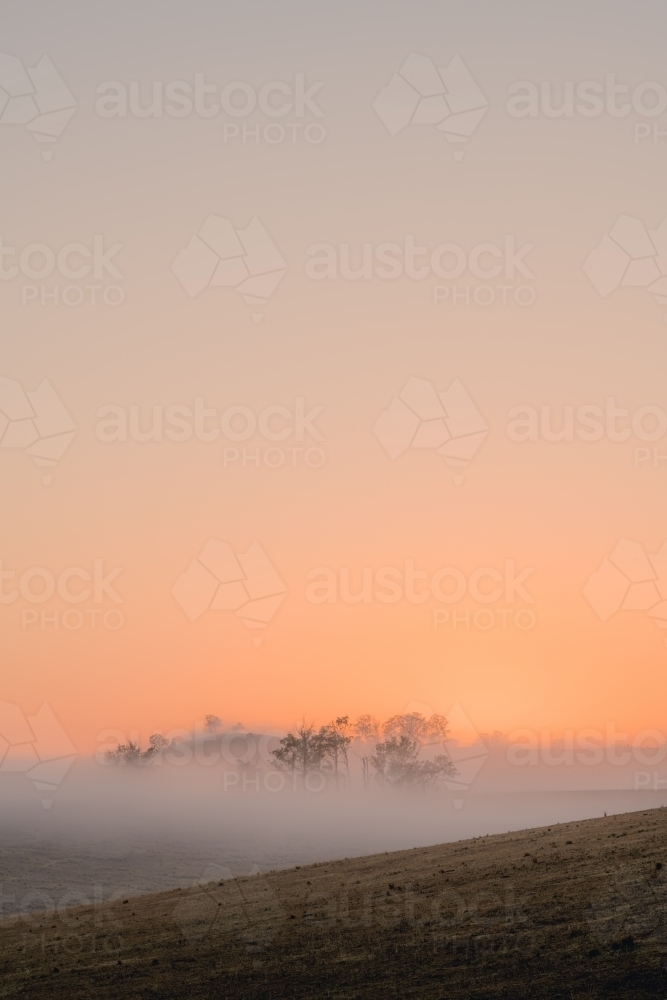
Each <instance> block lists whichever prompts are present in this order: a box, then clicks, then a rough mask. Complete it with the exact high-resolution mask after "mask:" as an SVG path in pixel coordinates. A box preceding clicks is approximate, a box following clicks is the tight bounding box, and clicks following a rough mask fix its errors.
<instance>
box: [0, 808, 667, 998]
mask: <svg viewBox="0 0 667 1000" xmlns="http://www.w3.org/2000/svg"><path fill="white" fill-rule="evenodd" d="M406 808H409V799H406ZM217 874H218V875H219V874H220V873H217V872H216V870H215V868H214V867H212V868H211V869H210V870H209V872H208V873H207V876H208V878H210V879H212V881H207V882H206V883H205V884H202V885H199V886H196V887H193V888H191V889H189V890H175V891H173V892H166V893H159V894H155V895H149V896H139V897H135V898H130V899H128V900H126V901H123V900H119V901H118V902H116V903H113V904H107V905H100V906H98V907H85V908H79V909H72V910H67V911H64V912H63V913H61V914H47V915H45V914H40V915H33V916H32V917H31V918H24V919H21V920H12V921H4V922H3V923H2V924H1V925H0V927H1V931H0V996H2V997H11V998H19V997H26V998H30V1000H41V998H47V997H48V998H53V997H63V998H67V1000H75V998H77V1000H93V998H97V997H104V998H123V1000H139V998H144V997H160V998H172V997H173V998H178V1000H184V998H188V1000H196V998H202V1000H204V998H206V1000H209V998H210V1000H212V998H216V1000H218V998H226V1000H233V998H239V1000H241V998H243V1000H250V998H253V1000H255V998H256V1000H279V998H280V1000H283V998H290V1000H292V998H293V1000H300V998H304V1000H306V998H307V1000H315V998H317V1000H324V998H341V1000H342V998H345V1000H353V998H364V1000H366V998H376V997H377V998H382V1000H390V998H395V1000H408V998H415V1000H431V998H438V1000H455V998H466V1000H468V998H482V997H484V998H487V997H488V998H491V997H494V998H500V997H503V998H507V1000H518V998H526V1000H536V998H542V997H545V998H546V997H548V998H549V1000H554V998H563V1000H573V998H574V1000H578V998H580V1000H592V998H603V997H612V996H613V997H614V998H627V1000H630V998H632V1000H637V998H640V997H660V998H664V997H665V996H667V810H665V809H657V810H652V811H649V812H643V813H628V814H626V815H623V816H617V817H609V818H604V819H598V820H589V821H586V822H580V823H570V824H562V825H559V826H552V827H548V828H542V829H537V830H527V831H524V832H522V833H513V834H507V835H501V836H493V837H484V838H477V839H475V840H469V841H461V842H459V843H454V844H446V845H444V846H439V847H429V848H425V849H422V848H420V849H416V850H412V851H401V852H398V853H394V854H381V855H374V856H372V857H363V858H354V859H350V860H344V861H336V862H331V863H327V864H318V865H310V866H308V867H302V868H296V869H290V870H288V871H280V872H270V873H268V874H258V875H256V876H250V877H245V878H239V879H233V880H231V879H221V878H219V877H216V875H217Z"/></svg>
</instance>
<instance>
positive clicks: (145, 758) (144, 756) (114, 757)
mask: <svg viewBox="0 0 667 1000" xmlns="http://www.w3.org/2000/svg"><path fill="white" fill-rule="evenodd" d="M171 743H173V740H172V741H171ZM171 743H170V742H169V740H167V739H165V737H164V736H163V735H162V734H161V733H153V735H152V736H149V737H148V747H147V748H146V750H142V749H141V747H140V745H139V744H138V743H133V742H132V740H128V742H127V743H119V744H118V746H117V747H116V749H115V750H107V752H106V753H105V755H104V756H105V757H106V759H107V760H108V761H110V762H111V763H113V764H132V765H134V766H135V767H136V766H137V765H141V764H148V763H150V761H151V760H152V759H153V758H154V757H156V756H157V755H158V754H160V753H162V751H163V750H166V749H167V747H170V746H171Z"/></svg>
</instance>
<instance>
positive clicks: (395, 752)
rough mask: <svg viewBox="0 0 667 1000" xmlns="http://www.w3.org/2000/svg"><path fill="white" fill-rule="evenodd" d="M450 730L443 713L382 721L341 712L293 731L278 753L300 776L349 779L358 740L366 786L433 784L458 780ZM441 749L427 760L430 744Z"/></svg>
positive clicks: (283, 764) (286, 766) (279, 760)
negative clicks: (449, 747) (448, 747)
mask: <svg viewBox="0 0 667 1000" xmlns="http://www.w3.org/2000/svg"><path fill="white" fill-rule="evenodd" d="M448 734H449V728H448V724H447V720H446V719H445V718H444V716H442V715H437V714H434V715H431V716H430V718H428V719H427V718H426V717H425V716H424V715H422V714H421V713H419V712H408V713H406V714H404V715H393V716H392V717H391V718H390V719H387V721H386V722H384V723H381V722H379V721H378V720H377V719H375V718H374V717H373V716H371V715H362V716H360V717H359V718H358V719H357V721H356V722H355V723H353V724H350V721H349V717H348V716H346V715H345V716H339V717H338V718H336V719H335V720H334V721H333V722H330V723H329V724H328V725H326V726H321V727H320V728H319V729H316V728H315V726H313V725H312V724H310V725H307V724H306V723H305V722H302V723H301V725H300V726H298V727H297V728H296V729H295V731H294V732H289V733H288V734H287V736H285V737H284V738H283V739H282V740H281V741H280V746H279V747H278V749H277V750H274V751H272V753H273V757H274V758H275V764H276V767H278V768H279V769H280V770H283V771H289V772H291V773H292V774H293V775H296V774H298V775H300V776H301V777H302V778H303V779H304V780H305V779H306V777H307V775H308V774H309V773H310V772H312V771H319V772H320V773H323V774H325V775H327V776H329V777H330V779H331V781H332V783H333V784H335V785H336V786H338V785H339V783H340V782H341V780H343V781H344V782H349V779H350V766H349V757H348V748H349V746H350V744H351V743H352V742H353V739H355V738H356V739H357V740H358V741H359V743H360V744H361V749H362V751H363V752H362V753H357V754H356V756H357V757H359V759H360V760H361V769H362V780H363V784H364V788H368V787H369V785H370V783H371V781H372V780H375V781H376V783H377V784H379V785H382V786H387V785H391V786H396V787H399V788H408V787H410V788H427V787H432V786H434V785H435V783H436V782H437V780H438V779H439V778H453V777H455V776H456V773H457V771H456V768H455V767H454V764H453V762H452V760H451V758H450V757H449V755H448V754H447V751H446V749H445V746H444V743H445V740H446V739H447V737H448ZM369 744H370V746H369ZM433 746H435V747H438V746H439V747H441V748H442V751H443V752H442V753H440V754H436V755H435V756H434V757H433V758H431V759H424V758H423V757H422V752H423V750H424V749H425V748H427V747H433Z"/></svg>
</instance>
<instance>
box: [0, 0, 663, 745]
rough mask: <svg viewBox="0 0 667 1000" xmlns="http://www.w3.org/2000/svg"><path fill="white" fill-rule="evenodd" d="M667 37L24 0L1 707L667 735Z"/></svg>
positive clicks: (441, 18)
mask: <svg viewBox="0 0 667 1000" xmlns="http://www.w3.org/2000/svg"><path fill="white" fill-rule="evenodd" d="M666 16H667V15H666V12H665V7H664V5H661V4H658V3H649V2H638V3H632V4H630V3H609V2H595V3H587V4H585V5H583V6H582V5H581V4H575V3H561V4H558V5H551V6H548V5H544V4H535V3H530V2H527V0H526V2H504V3H502V4H499V3H497V2H486V3H481V2H470V0H468V2H458V3H435V2H417V3H414V2H410V3H407V2H405V3H396V2H389V3H387V2H385V3H368V4H363V5H359V4H352V3H336V4H324V3H319V2H316V3H313V2H308V3H305V2H300V3H295V2H290V3H283V4H279V5H275V4H268V3H255V2H244V3H212V2H208V3H204V2H197V0H194V2H189V3H187V4H186V3H183V2H178V3H177V2H167V3H160V4H157V3H149V2H140V3H136V2H133V3H130V2H125V0H123V2H119V3H115V4H113V5H110V6H105V5H91V4H89V3H83V2H77V3H74V2H63V3H59V4H57V5H53V4H49V3H44V2H41V3H35V2H29V0H27V2H24V0H22V2H20V3H19V2H15V0H12V2H6V3H5V4H4V7H3V12H2V15H1V17H0V25H1V29H2V30H1V36H2V51H3V53H5V55H4V56H3V57H2V59H1V60H0V88H2V92H0V105H2V107H1V108H0V151H1V162H2V168H1V169H2V177H3V187H4V191H5V198H4V199H3V209H2V223H1V226H0V235H1V237H2V248H1V251H2V254H3V256H2V258H1V259H0V267H1V268H2V271H1V273H0V302H1V306H2V313H3V324H2V331H3V352H2V365H1V366H0V375H1V376H3V377H4V378H5V379H7V380H14V381H13V383H12V382H7V383H1V384H0V413H4V414H5V417H4V418H1V417H0V431H1V432H2V434H3V435H4V436H3V437H2V438H0V470H1V474H2V484H3V488H2V490H1V491H0V519H1V521H2V525H3V532H2V546H1V549H0V557H1V558H2V564H3V566H2V568H3V571H4V572H5V573H6V574H9V575H5V576H4V577H3V578H2V588H3V589H2V592H1V600H2V602H3V603H2V604H1V605H0V624H1V629H2V631H1V634H2V645H3V654H2V657H1V661H2V685H1V686H0V700H5V701H9V702H13V703H16V704H17V705H19V706H21V708H22V710H23V711H24V712H26V713H32V712H35V711H36V710H37V709H38V708H39V707H40V705H41V704H42V703H43V702H47V703H48V704H49V705H50V706H51V707H52V709H53V711H54V713H55V714H56V716H57V717H58V718H59V719H60V720H61V721H62V724H63V726H64V727H65V729H66V730H67V732H68V734H69V735H70V737H71V738H72V740H73V741H74V743H75V744H76V745H77V747H80V748H81V749H88V748H90V747H92V746H94V745H95V740H96V735H97V733H99V731H100V730H102V729H104V728H108V727H113V728H115V729H118V730H120V731H124V732H129V731H130V730H131V729H138V730H139V731H140V732H141V733H142V734H143V736H144V738H145V736H147V735H148V734H149V733H150V732H153V731H154V730H155V729H156V728H163V729H166V728H169V727H170V726H175V725H179V724H189V723H190V722H191V721H192V720H193V719H195V718H197V717H199V718H201V716H203V714H204V713H205V712H217V713H218V714H220V715H221V716H223V717H224V718H226V719H228V718H238V719H239V720H242V721H244V722H245V723H246V724H247V725H254V724H259V723H265V724H274V725H287V724H290V723H291V722H293V720H294V719H297V718H300V717H301V715H302V714H304V713H305V715H306V716H308V717H312V718H314V719H317V720H320V721H325V720H326V719H327V718H329V717H330V716H331V715H332V714H335V713H343V712H345V713H349V714H350V715H352V716H354V715H357V714H359V713H362V712H365V711H373V712H375V713H376V714H378V715H381V716H387V715H390V714H392V713H394V712H400V711H402V710H404V709H405V708H406V706H407V705H409V704H410V703H411V702H413V701H417V702H419V703H422V704H424V705H427V706H430V707H432V709H433V710H434V711H441V712H446V711H447V710H448V709H449V707H450V706H451V705H452V704H453V703H455V702H458V703H460V705H461V706H463V708H464V710H465V713H466V715H467V716H468V717H469V719H470V720H471V722H472V724H473V725H474V727H476V728H477V729H478V730H491V729H496V728H497V729H501V730H504V731H510V730H512V729H514V728H516V727H519V726H528V727H535V728H539V727H549V728H550V729H551V730H554V731H556V730H559V729H562V728H565V727H584V726H595V727H598V728H603V727H604V725H605V723H606V722H607V721H608V720H614V721H615V723H616V724H617V726H618V727H619V728H620V729H623V728H625V729H626V730H629V731H633V732H634V731H636V730H639V729H642V728H646V727H657V728H660V726H661V723H662V708H661V706H662V705H663V703H664V697H665V694H667V669H666V668H667V647H666V645H665V641H664V638H663V637H664V636H665V635H666V634H667V633H666V632H665V631H664V630H663V629H662V628H660V627H659V624H656V622H657V623H660V621H663V620H664V621H666V622H667V610H665V609H661V607H660V604H661V602H662V601H663V600H665V599H667V559H665V557H664V556H658V555H657V554H658V553H659V552H660V549H661V547H662V545H663V543H664V542H665V541H666V540H667V517H666V516H665V503H664V500H665V484H666V482H667V480H666V477H667V393H666V392H665V387H664V366H665V360H666V358H665V343H666V338H667V325H666V322H665V320H666V318H667V278H665V279H664V284H665V288H664V289H662V288H661V287H660V277H661V276H662V275H666V274H667V230H661V229H660V225H661V223H662V221H663V219H664V218H665V217H666V216H667V198H666V197H665V192H664V178H665V165H666V159H667V71H666V70H665V66H664V42H663V37H664V28H665V19H666ZM44 56H47V57H48V60H47V62H46V63H45V62H44V61H43V57H44ZM40 67H41V68H40ZM30 71H32V75H31V74H30ZM439 71H440V72H439ZM26 81H27V82H26ZM203 88H208V89H207V90H204V89H203ZM3 92H4V95H5V96H2V94H3ZM520 99H522V100H523V104H521V103H519V104H518V105H517V103H516V100H520ZM513 101H515V103H512V102H513ZM151 108H152V110H151ZM559 108H560V109H561V110H562V111H563V114H561V115H559V116H554V115H556V114H557V112H558V109H559ZM72 109H74V110H73V111H72ZM438 125H442V126H443V128H439V127H438ZM392 133H393V134H392ZM452 138H455V139H456V138H458V139H461V140H462V141H449V140H450V139H452ZM461 153H462V156H461V155H459V154H461ZM455 154H456V155H455ZM211 217H212V218H211ZM255 219H257V220H258V222H257V223H254V222H253V220H255ZM207 220H208V221H207ZM633 220H634V221H633ZM651 231H653V235H651ZM609 234H612V235H611V236H609ZM605 237H608V238H607V240H606V241H605ZM364 247H365V249H364ZM9 248H13V249H9ZM437 248H439V249H437ZM434 251H435V253H434ZM593 251H597V252H596V253H593V256H592V257H591V256H590V255H591V254H592V252H593ZM364 255H366V256H365V257H364ZM364 260H365V264H364ZM172 265H173V266H172ZM355 273H356V274H357V275H358V277H356V278H354V277H353V275H354V274H355ZM392 274H393V275H394V277H391V276H390V275H392ZM253 279H254V280H253ZM246 281H248V282H249V283H248V284H247V285H245V286H244V282H246ZM211 282H213V284H211ZM661 299H662V301H660V300H661ZM411 379H413V380H421V381H417V382H415V381H413V382H410V380H411ZM44 380H46V381H47V383H48V386H49V387H50V388H48V387H47V389H45V390H42V395H41V396H40V395H38V397H36V398H31V397H30V396H28V395H25V394H26V393H33V392H34V391H35V390H37V389H38V387H39V386H41V385H42V383H43V382H44ZM15 383H18V386H17V385H16V384H15ZM406 387H407V388H406ZM450 390H451V391H450ZM51 391H52V393H53V394H55V397H57V399H59V400H60V401H61V404H62V408H64V410H65V411H66V414H68V415H69V418H70V420H71V427H72V428H74V429H75V431H76V433H75V434H74V436H73V437H71V435H72V430H71V429H70V425H69V424H68V423H67V419H66V416H63V412H62V410H60V409H58V407H57V406H56V404H55V403H54V395H50V394H49V393H51ZM439 393H440V394H443V395H444V397H445V398H444V399H443V398H442V397H441V396H439V395H438V394H439ZM401 394H403V396H402V400H400V401H398V402H394V403H392V401H395V400H396V399H397V397H399V396H401ZM47 396H48V398H47ZM197 399H199V400H200V403H198V404H197V403H196V400H197ZM26 406H27V407H28V410H26V409H25V407H26ZM132 407H135V408H138V409H137V410H131V408H132ZM520 407H522V408H523V409H522V410H521V411H520V412H519V411H517V410H516V408H520ZM568 407H569V408H570V409H569V410H568ZM105 408H106V409H105ZM155 408H157V409H155ZM170 408H172V409H171V410H170ZM173 408H180V409H173ZM231 408H236V409H235V410H233V411H232V410H231ZM271 408H273V409H271ZM526 408H528V409H526ZM586 408H587V409H586ZM204 409H206V410H207V411H209V412H207V413H206V414H203V410H204ZM10 411H11V412H10ZM195 411H197V413H198V414H199V416H197V418H196V417H195ZM211 411H214V412H211ZM418 411H419V412H418ZM616 411H622V412H616ZM133 413H135V414H139V415H140V418H141V419H140V426H139V427H138V426H137V419H136V416H135V417H133V416H132V414H133ZM383 413H385V414H387V415H386V416H385V417H383V418H381V415H382V414H383ZM154 419H155V420H160V419H161V420H162V426H161V429H160V426H159V423H156V424H155V428H156V429H155V433H154V438H155V439H153V440H140V438H141V437H142V436H144V437H145V436H146V434H147V429H148V428H150V426H151V424H152V421H153V420H154ZM420 419H421V421H422V424H421V425H420V426H419V427H417V425H418V424H419V421H420ZM570 419H571V420H572V424H571V427H570V426H569V424H568V420H570ZM8 420H9V421H10V423H9V424H7V421H8ZM178 420H180V423H177V421H178ZM517 420H523V421H524V423H523V424H522V425H521V427H518V428H517V426H515V424H513V421H514V422H516V421H517ZM31 421H32V423H30V422H31ZM105 421H107V423H105ZM114 421H115V424H114V423H113V422H114ZM175 421H176V422H175ZM378 421H380V422H379V423H378ZM5 425H6V426H5ZM18 425H20V426H18ZM114 427H115V429H114ZM563 429H564V439H563V440H558V441H555V440H550V439H549V438H553V437H557V436H558V432H559V431H560V430H563ZM63 435H69V436H70V437H71V440H70V439H69V437H68V438H67V442H68V443H67V447H65V443H66V441H65V437H63ZM188 435H189V436H188ZM522 436H523V437H527V438H528V440H521V438H522ZM179 437H180V438H182V440H174V438H179ZM186 438H187V439H186ZM206 438H210V440H205V439H206ZM531 438H532V439H531ZM586 438H588V439H586ZM110 439H111V440H110ZM40 442H41V444H40ZM44 442H46V444H44ZM12 443H14V446H13V447H12V446H11V445H12ZM419 444H421V445H422V446H421V447H419V446H418V445H419ZM439 448H445V452H444V454H440V453H438V449H439ZM29 449H32V451H30V450H29ZM244 449H245V454H244ZM45 455H46V458H45V457H44V456H45ZM392 456H394V457H392ZM36 458H38V459H39V460H40V461H41V462H42V463H43V462H45V461H46V462H47V464H46V465H44V464H41V465H40V464H39V463H38V462H37V461H36ZM49 462H51V463H52V464H48V463H49ZM257 465H259V467H256V466H257ZM43 478H44V479H46V480H47V484H46V485H44V484H43ZM49 480H50V481H49ZM209 540H216V541H217V542H218V543H226V546H227V547H225V545H215V544H211V543H210V542H209ZM622 540H626V541H625V542H624V543H623V544H622V545H621V546H620V548H619V542H622ZM207 543H208V548H207ZM254 543H257V544H256V545H254ZM629 543H632V544H629ZM202 553H208V555H203V556H202ZM246 554H247V556H246ZM198 556H200V557H201V558H200V559H199V561H198V562H197V563H195V564H193V560H195V559H196V558H197V557H198ZM239 556H241V557H242V558H241V559H240V560H239V559H238V558H237V557H239ZM649 556H654V559H653V561H651V560H650V559H649ZM202 559H203V562H202ZM605 560H608V561H607V562H605ZM663 563H664V564H665V568H664V571H663ZM95 566H97V570H96V571H95V569H94V567H95ZM601 566H602V567H603V569H602V572H601V573H600V574H598V575H597V576H593V574H597V572H598V570H600V567H601ZM271 567H273V569H272V570H271ZM216 568H217V571H218V575H217V576H216V574H215V572H214V570H215V569H216ZM116 570H120V572H119V573H116V572H115V571H116ZM68 571H69V572H68ZM364 571H366V576H367V578H368V577H369V574H370V588H367V589H366V590H364V589H363V580H364ZM96 572H97V577H96V576H95V573H96ZM12 573H13V574H15V575H14V576H12V575H11V574H12ZM414 573H417V574H418V575H417V576H415V577H414V578H411V579H410V580H408V579H407V577H409V576H410V574H414ZM378 574H379V575H380V579H379V580H378ZM419 574H422V575H421V576H420V575H419ZM88 576H90V577H91V578H93V582H92V583H90V584H89V582H88ZM592 576H593V580H592V582H591V580H590V578H591V577H592ZM663 576H664V578H665V582H664V583H663V582H662V577H663ZM95 579H96V580H97V586H95V583H94V580H95ZM105 579H106V581H107V582H106V583H105V582H104V580H105ZM179 581H180V582H179ZM383 581H384V582H383ZM387 581H389V582H390V586H389V587H387ZM513 581H514V582H513ZM317 583H319V584H320V589H319V590H316V589H313V584H317ZM52 584H53V594H50V590H51V585H52ZM392 586H393V588H394V589H393V590H392V589H391V588H392ZM174 587H176V590H175V593H172V588H174ZM397 588H398V589H397ZM633 588H634V589H633ZM459 591H460V594H459ZM584 591H585V593H584ZM663 591H664V592H663ZM354 595H360V597H361V599H360V600H359V601H358V602H356V603H354ZM378 595H379V596H378ZM320 598H321V601H320V600H319V599H320ZM253 602H258V603H257V604H255V603H253ZM211 603H213V604H216V603H217V604H218V605H219V608H218V609H215V608H210V609H209V610H207V608H208V607H209V605H210V604H211ZM188 611H189V612H190V617H192V619H193V620H192V621H190V620H189V617H188V613H187V612H188ZM237 612H239V613H237ZM661 615H663V618H661V617H660V616H661ZM64 616H67V617H64ZM253 616H254V617H253ZM262 619H264V621H262ZM248 622H250V623H251V624H252V625H253V627H248V624H247V623H248ZM260 624H264V625H265V627H259V625H260ZM255 626H257V627H255ZM260 640H261V642H260Z"/></svg>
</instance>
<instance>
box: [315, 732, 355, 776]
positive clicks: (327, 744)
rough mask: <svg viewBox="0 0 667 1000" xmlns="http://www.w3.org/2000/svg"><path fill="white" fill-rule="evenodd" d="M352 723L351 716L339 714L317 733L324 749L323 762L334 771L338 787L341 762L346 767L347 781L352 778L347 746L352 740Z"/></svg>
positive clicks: (342, 766)
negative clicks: (349, 734)
mask: <svg viewBox="0 0 667 1000" xmlns="http://www.w3.org/2000/svg"><path fill="white" fill-rule="evenodd" d="M349 725H350V720H349V716H347V715H339V716H338V717H337V718H336V719H335V720H334V721H333V722H330V723H329V725H328V726H322V728H321V729H320V731H319V733H318V734H317V737H318V740H319V741H320V744H321V747H322V748H323V750H324V755H323V764H324V767H325V768H326V767H327V765H329V768H330V769H331V770H332V771H333V775H334V781H335V782H336V787H338V778H339V764H340V765H341V769H342V768H345V776H346V778H347V781H348V782H349V780H350V764H349V761H348V757H347V748H348V747H349V745H350V743H351V742H352V737H351V736H348V735H347V734H348V729H349Z"/></svg>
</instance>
